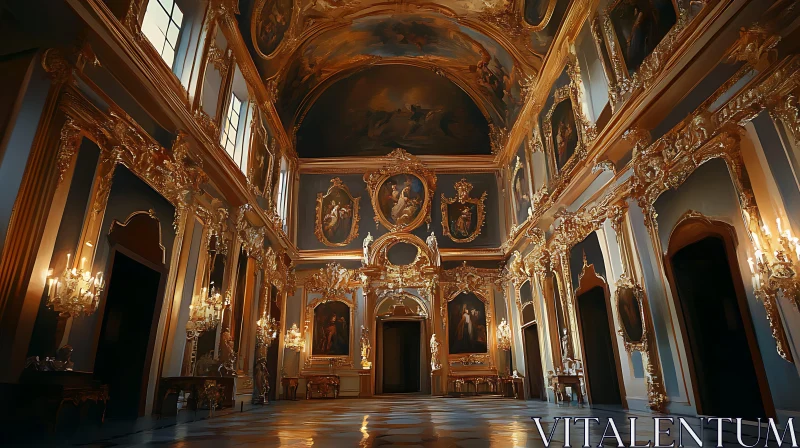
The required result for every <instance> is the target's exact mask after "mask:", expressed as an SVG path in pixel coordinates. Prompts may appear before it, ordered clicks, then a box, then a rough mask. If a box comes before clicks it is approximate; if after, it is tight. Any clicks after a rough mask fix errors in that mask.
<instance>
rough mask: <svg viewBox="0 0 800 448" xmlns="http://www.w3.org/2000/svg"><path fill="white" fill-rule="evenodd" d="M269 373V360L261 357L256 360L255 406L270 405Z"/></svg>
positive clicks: (254, 379) (254, 371)
mask: <svg viewBox="0 0 800 448" xmlns="http://www.w3.org/2000/svg"><path fill="white" fill-rule="evenodd" d="M268 394H269V371H268V370H267V358H265V357H260V358H258V360H256V365H255V367H254V369H253V399H252V403H253V404H267V403H269V398H268Z"/></svg>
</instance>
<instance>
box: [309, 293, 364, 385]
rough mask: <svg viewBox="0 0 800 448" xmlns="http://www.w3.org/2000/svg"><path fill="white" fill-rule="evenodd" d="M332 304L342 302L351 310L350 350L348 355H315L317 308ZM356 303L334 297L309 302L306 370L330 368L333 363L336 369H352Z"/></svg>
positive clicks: (349, 317)
mask: <svg viewBox="0 0 800 448" xmlns="http://www.w3.org/2000/svg"><path fill="white" fill-rule="evenodd" d="M330 302H340V303H342V304H344V305H346V306H347V308H348V309H349V316H348V319H349V322H348V336H347V344H348V350H347V352H348V353H347V354H346V355H325V354H314V341H315V338H317V336H318V335H317V334H315V333H317V331H316V330H317V329H316V326H317V325H316V323H315V322H314V319H315V317H316V316H315V311H316V309H317V307H319V306H320V305H324V304H326V303H330ZM355 309H356V306H355V303H354V302H353V301H352V300H349V299H348V298H347V297H346V296H344V295H341V296H334V297H318V298H316V299H314V300H312V301H310V302H307V305H306V307H305V313H304V314H305V316H304V320H305V336H306V347H307V349H306V353H305V354H306V359H305V362H304V363H303V368H304V369H314V368H320V367H324V368H329V366H330V365H331V362H333V364H334V365H335V366H336V367H352V366H353V359H354V358H353V356H354V351H355V350H354V347H355V345H354V340H353V338H354V336H353V335H354V333H355V332H354V331H353V326H354V325H355V324H354V322H355Z"/></svg>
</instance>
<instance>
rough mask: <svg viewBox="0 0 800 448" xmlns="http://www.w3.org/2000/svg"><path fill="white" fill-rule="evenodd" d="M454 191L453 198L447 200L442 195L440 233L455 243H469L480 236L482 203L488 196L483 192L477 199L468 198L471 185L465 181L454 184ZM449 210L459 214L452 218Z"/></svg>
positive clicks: (483, 210)
mask: <svg viewBox="0 0 800 448" xmlns="http://www.w3.org/2000/svg"><path fill="white" fill-rule="evenodd" d="M455 189H456V197H454V198H448V197H446V196H445V195H444V193H442V202H441V207H442V233H443V234H444V235H445V236H447V237H448V238H450V239H451V240H453V241H454V242H456V243H469V242H471V241H474V240H475V238H477V237H478V236H479V235H480V234H481V229H482V228H483V225H484V224H485V218H486V210H485V205H484V202H485V201H486V198H487V197H488V194H487V193H486V192H485V191H484V192H483V194H482V195H481V196H480V197H479V198H473V197H470V195H469V194H470V192H471V191H472V189H473V185H472V184H471V183H469V182H467V180H466V179H461V180H460V181H458V182H456V183H455ZM451 210H452V211H460V213H459V215H458V216H453V215H452V214H451V213H450V211H451ZM473 216H474V217H475V218H473ZM451 218H452V222H451ZM473 219H474V220H475V221H473Z"/></svg>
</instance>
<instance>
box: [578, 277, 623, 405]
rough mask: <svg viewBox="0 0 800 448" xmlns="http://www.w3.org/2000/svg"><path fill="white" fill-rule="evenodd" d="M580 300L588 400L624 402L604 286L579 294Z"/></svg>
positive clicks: (595, 401)
mask: <svg viewBox="0 0 800 448" xmlns="http://www.w3.org/2000/svg"><path fill="white" fill-rule="evenodd" d="M577 301H578V316H579V319H580V325H581V337H582V339H583V356H584V359H585V362H586V377H587V379H588V383H589V387H588V390H587V392H588V394H589V400H590V401H591V404H593V405H596V404H611V405H621V404H622V396H621V394H620V390H619V376H618V374H617V363H616V360H615V358H614V345H613V344H614V341H613V340H612V339H611V327H610V326H609V320H610V315H609V313H608V306H607V305H606V294H605V289H604V288H603V287H601V286H595V287H594V288H592V289H589V290H588V291H586V292H584V293H582V294H580V295H579V296H578V300H577Z"/></svg>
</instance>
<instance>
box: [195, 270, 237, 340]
mask: <svg viewBox="0 0 800 448" xmlns="http://www.w3.org/2000/svg"><path fill="white" fill-rule="evenodd" d="M192 302H193V303H192V304H191V305H189V321H190V322H192V323H193V324H194V328H195V330H196V331H197V332H198V333H202V332H204V331H207V330H210V329H212V328H216V326H217V325H219V322H220V320H221V319H222V311H223V310H224V309H225V306H226V305H227V304H228V303H229V298H228V297H226V298H225V299H224V300H223V298H222V295H221V294H220V293H219V292H217V288H216V287H214V282H211V288H210V289H209V288H203V289H202V291H201V292H200V297H197V296H195V298H194V300H192Z"/></svg>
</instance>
